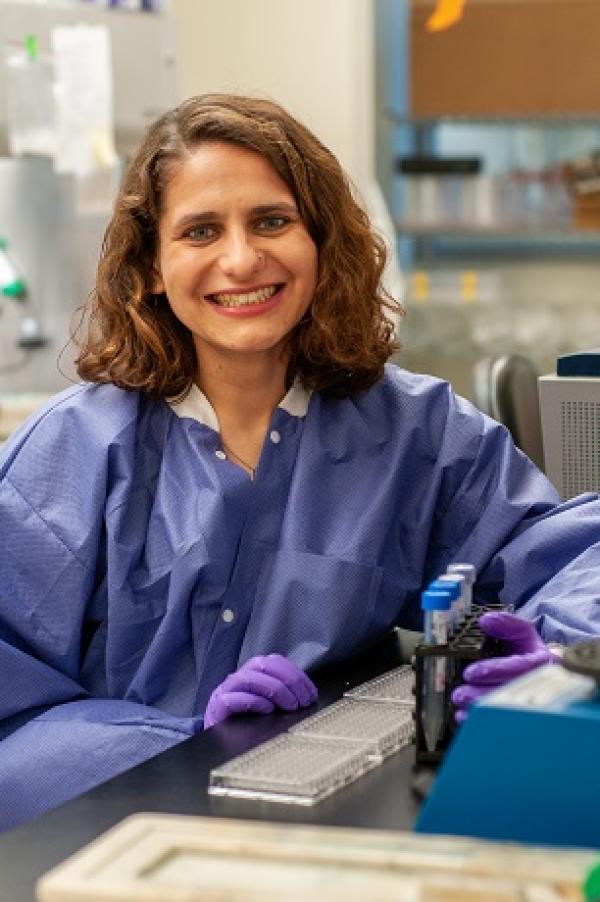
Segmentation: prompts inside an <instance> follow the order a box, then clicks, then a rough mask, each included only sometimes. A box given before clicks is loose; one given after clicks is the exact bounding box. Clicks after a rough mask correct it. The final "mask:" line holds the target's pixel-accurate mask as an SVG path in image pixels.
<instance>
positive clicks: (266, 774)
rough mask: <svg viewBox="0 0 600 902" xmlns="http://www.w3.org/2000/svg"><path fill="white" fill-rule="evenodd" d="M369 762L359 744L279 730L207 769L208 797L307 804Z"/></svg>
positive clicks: (338, 786) (342, 783) (361, 770)
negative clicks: (265, 740)
mask: <svg viewBox="0 0 600 902" xmlns="http://www.w3.org/2000/svg"><path fill="white" fill-rule="evenodd" d="M373 766H374V761H373V760H372V758H371V757H370V756H369V754H368V748H367V745H366V744H365V743H357V742H340V741H338V740H327V739H313V738H309V737H304V736H298V735H293V734H292V733H284V734H283V735H282V736H278V737H277V738H276V739H271V740H270V741H269V742H265V743H263V744H262V745H259V746H257V748H255V749H252V750H251V751H249V752H246V753H245V754H243V755H239V756H238V757H237V758H233V759H232V760H231V761H228V762H227V763H226V764H223V765H222V766H221V767H217V768H215V769H214V770H213V771H211V775H210V785H209V788H208V791H209V793H210V794H211V795H220V796H235V797H236V798H247V799H264V800H266V801H270V802H287V803H288V804H296V805H313V804H314V803H315V802H320V801H321V799H324V798H325V796H328V795H331V793H333V792H336V790H338V789H341V788H342V786H346V784H348V783H351V782H352V780H355V779H356V778H357V777H360V775H361V774H363V773H364V772H365V771H367V770H370V769H371V768H372V767H373Z"/></svg>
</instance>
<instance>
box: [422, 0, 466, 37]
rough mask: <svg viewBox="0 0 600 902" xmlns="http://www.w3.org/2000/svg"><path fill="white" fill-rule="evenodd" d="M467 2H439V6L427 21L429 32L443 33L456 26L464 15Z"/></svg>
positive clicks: (453, 0) (445, 0)
mask: <svg viewBox="0 0 600 902" xmlns="http://www.w3.org/2000/svg"><path fill="white" fill-rule="evenodd" d="M465 2H466V0H438V3H437V6H436V8H435V9H434V11H433V12H432V14H431V15H430V17H429V18H428V19H427V21H426V23H425V28H426V29H427V31H443V30H444V28H450V26H451V25H455V24H456V23H457V22H458V21H459V19H460V18H461V16H462V14H463V10H464V7H465Z"/></svg>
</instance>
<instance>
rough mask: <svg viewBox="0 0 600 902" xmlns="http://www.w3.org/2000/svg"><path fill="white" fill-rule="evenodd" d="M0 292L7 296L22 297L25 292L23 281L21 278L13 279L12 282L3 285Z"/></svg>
mask: <svg viewBox="0 0 600 902" xmlns="http://www.w3.org/2000/svg"><path fill="white" fill-rule="evenodd" d="M2 294H3V295H5V297H7V298H17V299H21V298H24V297H25V295H26V294H27V288H26V286H25V282H24V281H23V279H15V280H14V282H9V283H8V284H7V285H3V286H2Z"/></svg>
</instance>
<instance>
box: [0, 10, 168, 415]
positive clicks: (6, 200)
mask: <svg viewBox="0 0 600 902" xmlns="http://www.w3.org/2000/svg"><path fill="white" fill-rule="evenodd" d="M32 22H34V23H35V38H36V40H35V42H33V44H31V42H30V44H31V46H30V44H28V45H24V38H25V36H26V35H28V34H29V33H30V31H31V27H32ZM79 23H83V24H84V25H87V26H98V25H101V26H103V27H104V28H105V29H106V31H107V32H108V34H109V35H110V46H111V67H112V80H113V83H114V87H115V90H114V134H115V142H116V152H117V155H118V160H117V165H116V167H112V168H111V169H110V172H115V173H119V172H120V170H121V168H122V165H123V162H124V161H125V160H126V159H127V157H128V156H129V155H130V154H131V152H132V151H133V149H134V148H135V147H136V146H137V144H138V142H139V140H140V138H141V135H142V133H143V132H144V130H145V128H146V127H147V125H148V124H149V123H150V122H151V121H152V120H154V119H155V118H156V116H158V115H159V114H160V113H161V112H163V111H164V110H166V109H168V108H170V107H171V106H173V105H175V103H176V102H177V100H178V84H177V66H176V54H175V46H176V32H175V25H174V19H173V18H172V17H171V16H169V15H167V14H166V13H157V14H156V15H142V14H140V15H129V14H125V12H124V11H118V10H117V11H113V10H110V9H108V8H106V7H105V8H102V7H101V6H99V5H94V4H88V3H70V4H66V3H58V2H48V3H44V4H39V3H34V2H16V0H3V2H2V15H1V16H0V46H1V47H4V48H9V50H12V51H15V50H18V51H19V54H20V59H21V60H22V59H23V55H25V56H26V57H27V53H28V48H29V52H30V54H31V55H32V56H34V57H35V59H34V60H32V59H29V64H30V65H31V64H32V63H34V62H35V61H36V60H37V61H40V60H41V61H43V60H46V59H47V58H48V57H49V54H50V49H51V33H52V32H53V30H55V29H58V28H60V27H62V26H74V25H77V24H79ZM132 48H135V59H136V62H135V69H136V77H135V78H132V77H131V53H132ZM4 71H5V70H0V235H1V236H3V237H4V238H5V239H6V241H7V242H8V251H9V253H10V255H11V258H12V259H14V260H15V261H18V264H19V271H20V274H21V275H22V276H23V278H24V280H25V284H26V286H27V301H26V303H25V304H17V303H12V302H11V303H1V302H0V304H1V307H2V315H1V317H0V396H3V397H6V396H8V395H9V396H10V401H11V404H12V403H13V402H14V401H16V400H17V396H18V395H19V394H20V393H23V394H27V395H28V396H34V395H36V396H37V395H38V394H40V393H41V394H47V393H50V392H54V391H58V390H60V389H62V388H65V387H66V386H67V385H68V384H69V382H70V381H71V380H73V379H77V376H76V373H75V369H74V365H73V359H74V356H75V353H76V350H75V347H74V346H73V345H72V344H70V343H69V336H70V331H71V327H72V326H74V325H76V323H77V315H76V311H77V309H78V308H79V307H80V306H81V305H82V304H84V303H85V301H86V299H87V297H88V295H89V293H90V291H91V289H92V287H93V283H94V275H95V270H96V264H97V260H98V254H99V251H100V247H101V243H102V237H103V234H104V230H105V227H106V222H107V218H108V215H109V213H108V211H109V207H110V200H111V198H110V196H108V195H110V194H111V192H112V190H114V187H115V186H116V179H112V178H111V180H110V184H109V181H107V180H106V179H104V180H103V181H102V184H101V186H100V189H101V190H100V191H99V190H98V189H99V184H100V183H99V182H98V180H96V181H94V184H93V185H91V186H90V185H88V184H87V183H86V186H85V187H86V193H85V200H86V203H82V190H81V187H82V186H81V184H80V183H81V178H79V179H78V178H77V177H76V175H74V174H73V170H72V169H71V171H70V172H64V171H63V172H57V171H56V170H55V168H54V166H53V162H52V160H51V158H50V157H49V156H47V155H46V151H47V150H48V147H42V146H40V145H38V146H37V148H36V147H35V146H34V145H33V144H32V143H31V141H29V139H28V141H29V143H28V144H26V145H23V143H21V144H20V145H19V147H15V146H14V145H9V132H10V133H11V134H12V135H13V137H14V134H15V128H14V127H13V126H14V118H13V120H10V115H11V114H10V113H9V102H11V101H10V96H11V84H10V83H9V81H8V80H7V79H6V78H5V77H4V75H3V72H4ZM88 87H89V86H88ZM84 89H86V85H85V84H82V90H84ZM23 111H24V110H21V112H23ZM9 125H10V127H9ZM16 134H17V135H18V134H19V129H18V128H17V129H16ZM21 135H22V131H21ZM94 141H95V145H94V153H95V155H96V157H98V154H100V152H102V153H104V151H106V150H108V151H110V142H107V141H106V140H104V139H103V136H102V135H100V133H99V131H98V129H97V128H95V129H94ZM11 150H12V152H13V153H15V154H20V155H18V156H17V155H15V156H12V157H9V156H3V155H6V154H7V153H9V152H10V151H11ZM34 151H35V153H34ZM104 159H107V158H106V153H104ZM88 189H90V190H88ZM92 189H93V190H92ZM102 192H104V193H103V194H102ZM101 195H102V196H101ZM40 337H48V338H49V339H51V342H49V343H48V344H47V345H46V346H44V347H40V348H39V350H36V352H35V355H32V354H27V355H25V357H24V355H23V348H24V347H32V346H33V345H34V344H40V342H39V339H40ZM18 345H20V347H19V346H18ZM57 358H59V360H58V362H57ZM33 361H35V363H33ZM14 364H18V368H16V367H15V366H13V365H14ZM17 406H18V405H17ZM15 409H16V408H15Z"/></svg>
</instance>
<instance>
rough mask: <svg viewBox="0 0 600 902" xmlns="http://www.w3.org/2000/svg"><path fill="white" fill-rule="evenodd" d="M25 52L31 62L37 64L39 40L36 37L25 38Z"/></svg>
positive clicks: (30, 35)
mask: <svg viewBox="0 0 600 902" xmlns="http://www.w3.org/2000/svg"><path fill="white" fill-rule="evenodd" d="M25 50H26V51H27V57H28V58H29V61H30V62H31V63H35V61H36V60H37V58H38V39H37V37H36V35H34V34H28V35H26V36H25Z"/></svg>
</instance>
